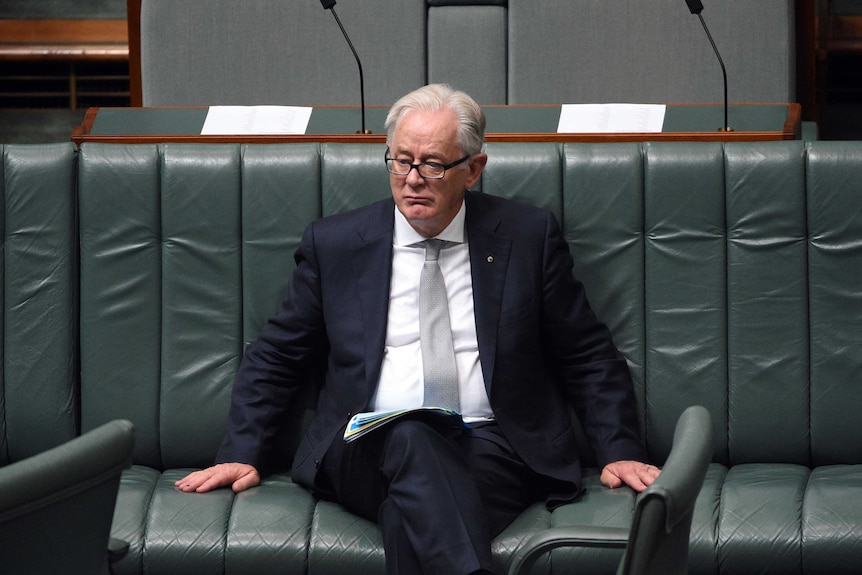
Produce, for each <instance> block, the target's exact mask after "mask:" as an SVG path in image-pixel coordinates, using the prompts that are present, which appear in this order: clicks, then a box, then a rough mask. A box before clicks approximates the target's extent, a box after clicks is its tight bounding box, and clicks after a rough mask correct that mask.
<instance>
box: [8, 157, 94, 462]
mask: <svg viewBox="0 0 862 575" xmlns="http://www.w3.org/2000/svg"><path fill="white" fill-rule="evenodd" d="M0 155H2V167H0V202H3V206H2V209H3V211H2V212H0V286H2V292H0V306H2V309H0V330H2V333H0V348H2V351H0V362H2V363H0V366H2V369H0V372H2V373H0V394H2V396H0V465H2V464H4V463H10V462H14V461H18V460H21V459H24V458H26V457H30V456H32V455H35V454H37V453H40V452H42V451H45V450H47V449H50V448H52V447H56V446H58V445H60V444H62V443H64V442H66V441H69V440H70V439H72V438H74V437H75V436H76V435H77V431H78V430H77V422H78V409H79V404H78V397H77V387H78V375H77V351H78V344H77V339H76V338H77V334H76V330H75V329H74V328H72V326H74V325H75V324H76V322H77V318H78V289H77V286H78V281H77V273H78V258H77V254H76V251H77V229H76V221H75V189H76V180H75V171H76V167H77V157H76V152H75V146H74V145H73V144H71V143H66V144H46V145H32V146H31V145H19V146H15V145H7V146H0Z"/></svg>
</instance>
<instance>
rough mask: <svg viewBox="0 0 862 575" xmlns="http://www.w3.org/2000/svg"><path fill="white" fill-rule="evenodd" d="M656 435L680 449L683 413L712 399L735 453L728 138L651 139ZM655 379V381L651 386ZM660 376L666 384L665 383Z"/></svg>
mask: <svg viewBox="0 0 862 575" xmlns="http://www.w3.org/2000/svg"><path fill="white" fill-rule="evenodd" d="M644 172H645V174H646V175H645V181H644V194H645V200H644V222H645V223H644V228H645V230H644V232H645V235H646V245H645V250H644V262H645V264H644V265H645V270H644V271H645V274H644V282H645V284H644V285H645V300H644V306H645V308H646V321H645V325H646V335H645V345H646V382H647V384H646V394H645V409H646V438H647V441H648V443H649V445H650V454H651V456H652V457H654V458H655V459H657V460H658V461H663V460H664V459H665V458H666V457H667V454H668V453H669V452H670V446H671V443H672V440H673V430H674V425H675V422H676V420H677V419H678V418H679V415H680V414H681V413H682V412H683V410H684V409H685V408H686V407H688V406H689V405H698V404H699V405H703V406H704V407H706V408H707V409H708V410H709V411H710V413H711V414H712V418H713V424H714V425H715V430H714V435H715V440H716V457H717V461H719V462H721V463H724V462H725V461H726V458H727V451H726V450H727V443H726V442H727V430H726V427H725V426H726V422H727V341H726V337H725V335H726V333H727V326H726V321H727V293H726V291H727V290H726V282H727V272H726V269H727V263H726V262H727V259H726V252H727V249H726V243H727V240H726V233H725V191H724V153H723V147H722V145H721V144H718V143H715V144H705V145H703V146H692V145H691V144H689V143H682V142H679V143H677V142H672V143H646V144H644ZM651 382H655V384H651ZM659 382H660V383H659Z"/></svg>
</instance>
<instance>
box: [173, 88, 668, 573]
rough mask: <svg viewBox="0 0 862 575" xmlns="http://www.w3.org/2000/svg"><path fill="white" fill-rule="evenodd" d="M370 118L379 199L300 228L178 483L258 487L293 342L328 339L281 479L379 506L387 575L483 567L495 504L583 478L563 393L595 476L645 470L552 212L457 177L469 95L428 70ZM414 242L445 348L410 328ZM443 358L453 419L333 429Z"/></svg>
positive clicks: (464, 175) (411, 394)
mask: <svg viewBox="0 0 862 575" xmlns="http://www.w3.org/2000/svg"><path fill="white" fill-rule="evenodd" d="M386 127H387V131H388V132H387V145H388V151H387V155H386V166H387V169H388V170H389V171H390V186H391V188H392V198H393V199H392V200H385V201H382V202H377V203H374V204H371V205H369V206H366V207H364V208H360V209H358V210H354V211H352V212H349V213H345V214H340V215H336V216H333V217H330V218H324V219H322V220H319V221H316V222H314V223H312V224H311V225H310V226H309V227H308V229H307V230H306V233H305V234H304V237H303V239H302V243H301V245H300V247H299V249H298V250H297V253H296V256H295V257H296V262H297V268H296V270H295V272H294V274H293V276H292V278H291V282H290V292H289V296H288V297H287V298H286V299H285V301H284V302H283V303H282V305H281V307H280V309H279V311H278V313H277V314H276V315H275V317H273V318H272V319H271V320H270V321H269V323H268V324H267V325H266V326H265V327H264V329H263V330H262V332H261V335H260V337H259V339H258V340H257V341H255V342H254V343H252V344H250V345H249V346H248V348H247V350H246V353H245V357H244V359H243V363H242V365H241V367H240V370H239V373H238V376H237V382H236V385H235V387H234V391H233V398H232V405H231V411H230V421H229V426H228V432H227V435H226V437H225V440H224V443H223V444H222V447H221V449H220V452H219V455H218V461H219V462H221V463H219V464H217V465H215V466H213V467H211V468H209V469H205V470H202V471H198V472H195V473H192V474H190V475H189V476H187V477H185V478H183V479H181V480H180V481H178V482H177V487H178V489H180V490H182V491H186V492H193V491H197V492H204V491H208V490H210V489H214V488H216V487H221V486H226V485H231V486H232V488H233V490H234V491H242V490H244V489H247V488H249V487H252V486H255V485H257V484H258V483H259V482H260V473H259V471H258V469H259V467H260V465H261V464H262V462H261V453H262V451H263V449H264V448H265V446H266V444H267V442H268V441H269V439H270V438H271V437H272V435H273V433H274V431H275V429H276V428H277V427H278V424H279V418H280V417H281V416H282V414H283V411H284V406H285V405H286V404H287V403H288V402H289V401H290V400H291V398H292V396H293V393H294V392H295V390H296V389H297V388H298V387H299V386H300V385H301V383H302V381H303V372H304V369H305V368H306V365H307V363H308V361H309V358H311V357H313V356H314V355H315V354H316V353H317V352H319V351H320V350H326V352H327V372H326V381H325V382H324V385H323V387H322V389H321V392H320V398H319V402H318V409H317V413H316V416H315V418H314V420H313V421H312V423H311V425H310V427H309V430H308V433H307V435H306V437H305V438H304V439H303V441H302V443H301V445H300V446H299V448H298V450H297V453H296V457H295V459H294V462H293V470H292V477H293V479H294V481H296V482H297V483H299V484H301V485H304V486H306V487H307V488H309V489H310V490H312V491H313V492H314V493H316V494H317V495H319V496H321V497H327V498H332V499H334V500H336V501H339V502H340V503H341V504H343V505H344V506H345V507H346V508H347V509H349V510H351V511H352V512H354V513H357V514H359V515H361V516H363V517H366V518H369V519H371V520H375V521H377V522H378V523H379V525H380V528H381V532H382V534H383V538H384V547H385V552H386V562H387V571H388V572H389V573H401V574H405V573H407V574H412V573H442V574H446V575H451V574H454V573H490V572H492V569H493V564H492V560H491V552H490V544H491V539H492V538H493V537H494V536H496V535H497V534H498V533H499V532H500V531H502V529H504V528H505V527H506V525H508V524H509V522H511V521H512V519H514V518H515V517H516V516H517V515H518V514H519V513H520V512H521V511H523V510H524V509H525V508H526V507H527V506H528V505H530V504H531V503H533V502H535V501H539V500H545V501H546V503H547V504H548V505H549V506H551V507H553V506H555V505H559V504H561V503H565V502H568V501H572V500H574V499H575V498H576V497H577V496H578V494H579V493H580V491H581V485H580V480H581V477H580V466H579V463H578V458H577V446H576V440H575V436H574V434H573V431H572V428H571V421H570V415H569V411H568V405H572V406H574V408H575V410H576V412H577V413H578V415H579V416H580V418H581V421H582V423H583V425H584V427H585V429H586V431H587V434H588V436H589V437H590V441H591V445H592V448H593V450H594V452H595V453H596V457H597V458H598V460H599V462H600V463H601V465H603V466H604V468H603V471H602V482H603V483H604V484H605V485H607V486H608V487H619V486H621V485H629V486H631V487H632V488H634V489H635V490H637V491H641V490H643V489H645V488H646V487H647V486H648V485H649V484H650V483H652V481H653V480H654V479H655V477H656V476H657V475H658V469H656V468H655V467H653V466H651V465H646V464H644V463H640V462H641V461H645V460H646V454H645V453H644V448H643V445H642V443H641V441H640V440H639V438H638V434H637V417H636V413H635V409H634V407H635V406H634V399H633V392H632V384H631V380H630V375H629V372H628V368H627V365H626V363H625V360H624V359H622V358H621V356H620V354H619V353H618V352H617V350H616V348H615V347H614V345H613V343H612V341H611V338H610V335H609V333H608V331H607V329H606V328H605V326H604V325H603V324H601V323H600V322H598V321H597V319H596V318H595V316H594V315H593V313H592V311H591V310H590V308H589V305H588V303H587V300H586V297H585V294H584V290H583V287H582V286H581V284H580V283H579V282H577V281H576V280H575V279H574V278H573V277H572V259H571V256H570V255H569V252H568V248H567V246H566V243H565V241H564V239H563V237H562V234H561V231H560V229H559V225H558V224H557V222H556V221H555V219H554V218H553V216H552V215H551V214H549V213H547V212H546V211H543V210H540V209H537V208H533V207H529V206H523V205H520V204H516V203H514V202H510V201H507V200H503V199H500V198H495V197H492V196H488V195H483V194H477V193H474V192H469V191H467V190H469V188H470V187H472V186H473V185H474V184H476V183H477V182H478V181H479V178H480V176H481V174H482V170H483V169H484V167H485V164H486V162H487V160H488V158H487V156H486V155H485V154H484V153H483V152H482V146H483V139H484V130H485V118H484V114H483V113H482V111H481V109H480V108H479V106H478V105H477V104H476V103H475V102H474V101H473V100H472V99H471V98H470V97H469V96H468V95H466V94H464V93H462V92H457V91H454V90H452V89H451V88H449V87H448V86H442V85H432V86H426V87H424V88H420V89H418V90H416V91H415V92H412V93H410V94H408V95H406V96H405V97H403V98H402V99H401V100H399V101H398V102H397V103H396V104H395V105H394V106H393V107H392V109H391V110H390V112H389V115H388V116H387V120H386ZM428 238H437V239H439V240H444V242H443V243H442V244H441V245H442V246H443V247H442V249H440V252H439V255H438V256H436V258H437V262H439V269H440V270H441V271H442V274H443V277H444V278H445V281H444V282H443V283H445V295H444V297H443V299H448V315H449V321H448V322H445V323H448V327H450V328H451V329H446V330H445V337H449V338H451V340H452V342H451V343H449V344H447V345H448V348H449V350H448V351H449V353H450V359H446V360H444V359H440V358H439V357H438V358H436V359H428V358H427V357H426V358H425V359H424V360H423V353H426V352H427V349H426V350H424V351H423V348H427V347H428V346H429V342H430V340H431V339H432V336H428V335H423V333H424V332H423V331H422V330H423V329H425V328H424V327H423V325H422V324H423V322H424V321H425V320H424V319H423V316H424V315H425V314H427V313H430V312H424V311H423V312H421V313H420V311H417V310H418V308H419V307H420V303H421V301H420V300H423V298H425V297H426V296H423V295H422V293H423V289H424V288H423V287H422V286H421V285H420V284H422V282H423V281H424V280H423V279H422V274H423V271H422V270H423V268H424V267H426V265H427V264H428V262H426V261H425V259H426V247H427V249H428V251H429V252H431V251H435V250H436V249H437V248H431V247H430V246H426V242H424V240H426V239H428ZM428 257H429V259H430V260H431V261H432V262H433V259H434V257H435V256H433V255H432V256H428ZM432 267H436V264H432ZM422 305H425V304H422ZM444 305H445V304H444ZM423 309H425V308H423ZM438 333H439V332H438ZM436 337H437V335H436V334H435V335H434V336H433V338H434V339H436ZM444 347H446V346H444ZM452 352H454V359H452V358H451V353H452ZM453 364H454V369H452V370H451V371H452V372H453V373H454V372H457V374H455V375H452V376H450V377H449V380H451V378H452V377H454V379H455V381H454V385H456V386H457V390H456V391H455V395H456V396H457V397H455V398H454V402H455V405H456V406H457V407H458V409H460V411H461V413H462V415H463V418H464V420H465V421H466V422H468V423H469V424H470V427H469V428H464V429H460V430H458V429H453V428H451V427H440V426H437V425H434V423H433V422H430V423H429V422H428V421H427V420H425V419H423V420H419V419H409V418H408V419H406V420H403V421H399V422H396V423H393V424H391V425H389V426H387V427H384V428H382V429H379V430H376V431H373V432H372V433H370V434H368V435H366V436H364V437H361V438H359V439H357V440H356V441H353V442H351V443H346V442H345V441H344V440H343V439H342V435H343V432H344V429H345V425H346V423H347V421H348V419H349V418H350V417H351V416H352V415H354V414H355V413H357V412H364V411H376V410H387V409H395V408H409V407H418V406H421V405H423V403H424V402H426V400H425V396H424V394H425V393H427V392H430V391H434V390H435V386H437V385H438V384H437V383H433V384H432V383H431V378H432V377H437V376H436V375H433V376H432V375H429V374H428V373H426V368H429V367H435V368H442V369H443V370H444V371H446V370H447V369H450V368H451V367H452V366H453ZM444 379H445V378H444ZM435 381H436V380H435ZM441 385H442V384H441ZM450 407H451V406H450Z"/></svg>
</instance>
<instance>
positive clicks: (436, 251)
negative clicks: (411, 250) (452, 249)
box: [421, 238, 446, 262]
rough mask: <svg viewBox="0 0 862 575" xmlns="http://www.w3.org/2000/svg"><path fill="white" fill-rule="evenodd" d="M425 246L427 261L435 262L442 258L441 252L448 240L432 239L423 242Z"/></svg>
mask: <svg viewBox="0 0 862 575" xmlns="http://www.w3.org/2000/svg"><path fill="white" fill-rule="evenodd" d="M421 243H422V245H424V246H425V261H426V262H427V261H434V260H437V259H438V258H439V257H440V250H441V249H442V248H443V246H444V245H445V244H446V240H438V239H434V238H432V239H430V240H425V241H424V242H421Z"/></svg>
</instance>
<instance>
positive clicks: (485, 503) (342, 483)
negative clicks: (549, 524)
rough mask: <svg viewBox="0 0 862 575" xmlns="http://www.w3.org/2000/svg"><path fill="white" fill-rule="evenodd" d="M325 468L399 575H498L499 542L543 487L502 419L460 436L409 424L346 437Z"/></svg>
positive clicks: (344, 502) (340, 498) (342, 499)
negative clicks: (373, 527)
mask: <svg viewBox="0 0 862 575" xmlns="http://www.w3.org/2000/svg"><path fill="white" fill-rule="evenodd" d="M323 470H324V472H325V474H326V477H327V479H328V481H329V482H330V484H331V486H332V488H333V491H334V492H335V494H336V497H337V500H338V501H339V502H340V503H341V504H342V505H344V506H345V507H346V508H347V509H348V510H350V511H351V512H353V513H356V514H357V515H360V516H362V517H365V518H366V519H369V520H372V521H377V522H378V524H379V525H380V530H381V532H382V534H383V545H384V550H385V552H386V570H387V573H389V574H399V575H413V574H416V575H418V574H421V573H424V574H425V575H431V574H437V573H440V574H443V575H457V574H459V573H464V574H466V573H473V572H475V571H482V570H485V571H488V572H493V563H492V560H491V539H492V538H493V537H495V536H496V535H497V534H499V533H500V531H502V530H503V529H504V528H505V527H506V526H507V525H508V524H509V523H511V521H512V520H513V519H514V518H515V517H517V515H518V514H519V513H520V512H521V511H523V510H524V509H525V508H526V507H527V506H529V505H530V504H531V503H533V502H535V501H537V500H540V499H542V498H543V497H544V491H545V489H544V486H543V483H544V482H543V481H542V479H541V478H540V477H539V476H538V475H537V474H535V473H534V472H533V471H532V470H530V469H529V468H528V467H527V465H526V464H524V462H523V461H521V459H520V458H519V457H518V456H517V455H516V454H515V453H514V451H513V450H512V448H511V446H510V445H509V442H508V441H507V440H506V438H505V437H504V436H503V433H502V431H501V430H500V428H499V426H498V425H497V424H496V423H487V424H478V425H475V426H473V427H472V428H470V429H464V430H462V431H460V432H454V433H453V432H451V431H450V430H443V431H439V430H437V429H435V428H433V427H432V426H429V425H427V424H426V423H422V422H419V421H412V420H406V421H400V422H395V423H394V424H392V425H391V426H389V427H387V428H384V429H381V430H377V431H374V432H372V433H370V434H368V435H367V436H365V437H362V438H359V439H358V440H356V441H354V442H352V443H345V442H344V441H342V440H341V438H340V437H338V438H337V439H336V440H335V441H334V442H333V445H332V446H331V447H330V449H329V450H328V451H327V454H326V457H325V459H324V463H323Z"/></svg>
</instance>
